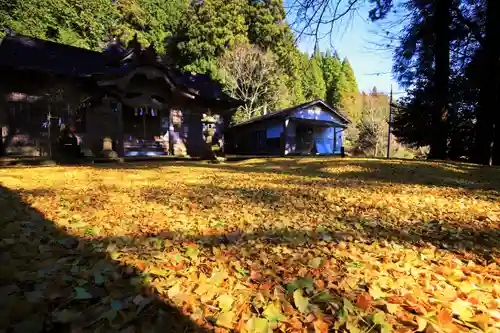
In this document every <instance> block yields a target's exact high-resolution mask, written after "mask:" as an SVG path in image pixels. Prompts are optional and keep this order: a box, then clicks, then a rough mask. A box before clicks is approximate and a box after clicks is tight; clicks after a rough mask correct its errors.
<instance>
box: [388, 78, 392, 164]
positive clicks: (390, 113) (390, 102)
mask: <svg viewBox="0 0 500 333" xmlns="http://www.w3.org/2000/svg"><path fill="white" fill-rule="evenodd" d="M391 125H392V84H391V94H390V97H389V122H388V127H389V128H388V131H387V158H391Z"/></svg>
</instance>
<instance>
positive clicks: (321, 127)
mask: <svg viewBox="0 0 500 333" xmlns="http://www.w3.org/2000/svg"><path fill="white" fill-rule="evenodd" d="M349 123H350V120H349V119H348V118H347V117H346V116H345V115H343V114H342V113H340V112H339V111H337V110H335V108H333V107H332V106H330V105H328V104H326V103H325V102H324V101H322V100H319V99H318V100H315V101H312V102H308V103H304V104H301V105H298V106H294V107H290V108H287V109H283V110H280V111H276V112H273V113H269V114H266V115H263V116H260V117H256V118H253V119H250V120H248V121H245V122H241V123H239V124H236V125H234V126H232V127H231V128H230V129H229V133H228V139H227V140H228V145H229V147H230V148H228V150H230V152H231V153H234V154H246V155H281V156H286V155H334V154H341V153H342V151H343V149H342V148H343V140H344V135H343V131H344V130H345V128H346V127H347V125H348V124H349Z"/></svg>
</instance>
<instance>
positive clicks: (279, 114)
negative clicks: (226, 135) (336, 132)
mask: <svg viewBox="0 0 500 333" xmlns="http://www.w3.org/2000/svg"><path fill="white" fill-rule="evenodd" d="M317 104H321V105H322V106H324V107H325V108H327V109H328V110H329V111H330V112H332V113H333V114H335V115H337V116H338V117H340V118H341V119H343V120H344V121H345V122H346V123H350V122H351V121H350V120H349V118H348V117H347V116H346V115H344V114H343V113H341V112H340V111H337V110H336V109H334V108H333V107H332V106H330V105H328V104H326V103H325V102H324V101H323V100H321V99H316V100H314V101H311V102H307V103H303V104H299V105H295V106H292V107H289V108H286V109H282V110H279V111H275V112H271V113H268V114H265V115H263V116H259V117H255V118H252V119H250V120H247V121H243V122H241V123H238V124H236V125H233V126H232V127H239V126H244V125H248V124H253V123H256V122H259V121H262V120H266V119H272V118H279V117H283V116H286V115H288V114H289V113H291V112H292V111H294V110H298V109H302V108H306V107H309V106H313V105H317Z"/></svg>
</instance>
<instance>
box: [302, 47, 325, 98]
mask: <svg viewBox="0 0 500 333" xmlns="http://www.w3.org/2000/svg"><path fill="white" fill-rule="evenodd" d="M303 59H304V60H303V61H304V74H303V78H302V89H303V91H304V97H305V98H306V100H308V101H310V100H315V99H324V98H325V95H326V86H325V80H324V79H323V72H322V70H321V67H322V60H321V54H320V51H319V47H318V46H316V48H315V51H314V53H313V55H312V57H311V58H309V57H308V56H307V54H304V56H303Z"/></svg>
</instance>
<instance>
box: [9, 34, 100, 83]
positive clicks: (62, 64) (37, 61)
mask: <svg viewBox="0 0 500 333" xmlns="http://www.w3.org/2000/svg"><path fill="white" fill-rule="evenodd" d="M108 60H109V59H108V58H106V57H104V56H103V54H102V53H99V52H94V51H90V50H86V49H82V48H77V47H72V46H68V45H63V44H58V43H54V42H50V41H45V40H41V39H36V38H29V37H25V36H6V37H5V38H4V39H3V40H2V42H1V44H0V66H1V67H9V68H16V69H29V70H38V71H42V72H50V73H54V74H59V75H76V76H87V75H90V74H93V73H100V72H103V71H106V63H107V62H108Z"/></svg>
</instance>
